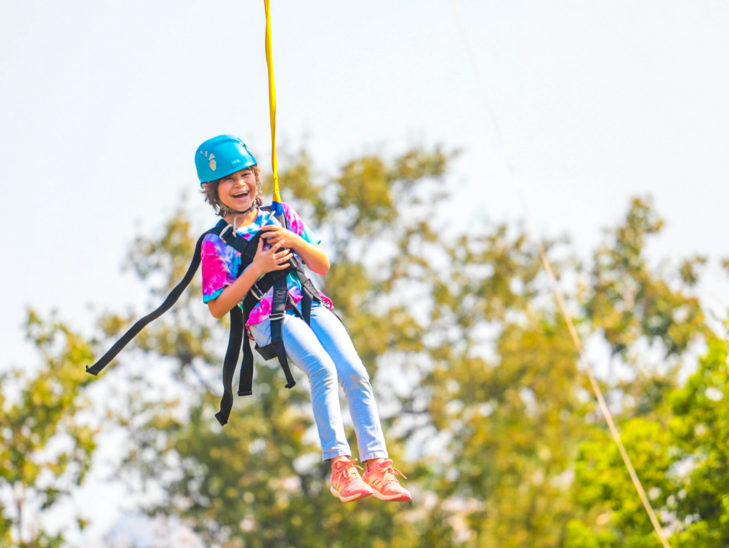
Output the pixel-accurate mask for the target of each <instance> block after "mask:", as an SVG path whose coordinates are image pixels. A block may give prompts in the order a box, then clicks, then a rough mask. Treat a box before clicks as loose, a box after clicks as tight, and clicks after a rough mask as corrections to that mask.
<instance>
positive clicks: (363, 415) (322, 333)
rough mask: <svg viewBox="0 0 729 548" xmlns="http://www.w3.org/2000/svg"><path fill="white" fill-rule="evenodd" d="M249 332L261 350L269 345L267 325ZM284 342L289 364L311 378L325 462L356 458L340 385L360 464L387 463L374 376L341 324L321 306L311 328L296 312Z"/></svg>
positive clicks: (289, 317)
mask: <svg viewBox="0 0 729 548" xmlns="http://www.w3.org/2000/svg"><path fill="white" fill-rule="evenodd" d="M250 331H251V334H252V335H253V337H254V338H255V340H256V342H257V343H258V345H259V346H265V345H267V344H270V342H271V323H270V322H269V321H268V320H266V321H264V322H261V323H259V324H256V325H252V326H251V327H250ZM282 337H283V343H284V348H285V349H286V354H287V355H288V358H289V361H291V362H292V363H294V364H295V365H296V366H298V367H299V368H300V369H302V370H303V371H304V373H306V375H307V377H308V378H309V386H310V390H311V404H312V407H313V410H314V421H315V422H316V428H317V431H318V432H319V441H320V442H321V448H322V453H323V459H324V460H329V459H331V458H333V457H338V456H341V455H346V456H351V455H352V451H351V449H350V448H349V444H348V443H347V437H346V435H345V433H344V423H343V422H342V413H341V409H340V406H339V390H338V388H337V380H339V384H341V385H342V388H343V389H344V393H345V395H346V396H347V401H348V403H349V413H350V415H351V416H352V422H353V423H354V431H355V434H356V435H357V445H358V447H359V458H360V460H362V461H366V460H369V459H373V458H378V457H382V458H386V457H387V448H386V447H385V438H384V436H383V435H382V427H381V426H380V417H379V414H378V412H377V406H376V405H375V396H374V393H373V391H372V385H371V384H370V378H369V375H368V374H367V370H366V369H365V367H364V365H363V364H362V360H360V358H359V356H358V355H357V351H356V350H355V348H354V344H352V340H351V339H350V337H349V334H348V333H347V330H346V329H345V328H344V326H343V325H342V322H340V321H339V318H337V317H336V316H335V315H334V314H333V313H332V312H331V311H330V310H329V309H328V308H327V307H325V306H322V305H320V304H319V303H317V302H314V303H313V304H312V307H311V326H309V325H307V324H306V322H305V321H304V320H303V319H301V318H299V317H298V316H296V314H295V313H294V311H293V310H287V311H286V315H285V316H284V319H283V328H282Z"/></svg>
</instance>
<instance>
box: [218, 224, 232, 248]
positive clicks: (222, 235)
mask: <svg viewBox="0 0 729 548" xmlns="http://www.w3.org/2000/svg"><path fill="white" fill-rule="evenodd" d="M231 234H233V227H232V226H230V225H229V224H226V225H225V227H223V230H221V231H220V234H219V235H218V237H219V238H220V239H221V240H223V241H224V242H225V243H226V244H228V245H230V244H229V243H228V236H230V235H231Z"/></svg>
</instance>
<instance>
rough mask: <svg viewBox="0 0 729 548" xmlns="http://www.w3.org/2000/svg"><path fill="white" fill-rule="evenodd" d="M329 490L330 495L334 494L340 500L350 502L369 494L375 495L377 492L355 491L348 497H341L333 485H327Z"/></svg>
mask: <svg viewBox="0 0 729 548" xmlns="http://www.w3.org/2000/svg"><path fill="white" fill-rule="evenodd" d="M329 492H330V493H331V494H332V495H334V496H335V497H337V498H338V499H339V500H340V501H342V502H352V501H355V500H359V499H363V498H365V497H369V496H370V495H377V493H375V492H372V493H355V494H354V495H349V496H348V497H343V496H342V495H340V494H339V491H337V490H336V489H335V488H334V486H333V485H330V486H329Z"/></svg>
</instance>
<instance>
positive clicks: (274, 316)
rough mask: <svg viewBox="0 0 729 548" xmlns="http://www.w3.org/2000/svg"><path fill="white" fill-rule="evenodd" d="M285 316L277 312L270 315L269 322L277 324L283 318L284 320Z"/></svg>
mask: <svg viewBox="0 0 729 548" xmlns="http://www.w3.org/2000/svg"><path fill="white" fill-rule="evenodd" d="M285 315H286V314H285V313H284V312H276V313H273V314H270V315H269V316H268V320H269V321H272V322H275V321H276V320H280V319H281V318H283V317H284V316H285Z"/></svg>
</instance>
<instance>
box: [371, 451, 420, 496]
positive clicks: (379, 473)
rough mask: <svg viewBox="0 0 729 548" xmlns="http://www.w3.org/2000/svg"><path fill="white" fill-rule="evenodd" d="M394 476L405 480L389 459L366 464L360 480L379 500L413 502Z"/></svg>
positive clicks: (403, 475) (408, 492)
mask: <svg viewBox="0 0 729 548" xmlns="http://www.w3.org/2000/svg"><path fill="white" fill-rule="evenodd" d="M396 475H400V476H402V477H403V478H405V479H407V478H406V477H405V474H403V473H402V472H400V470H398V469H397V468H395V467H394V466H393V465H392V461H391V460H390V459H384V460H381V461H379V462H376V463H374V464H370V463H369V462H368V463H367V471H366V472H365V473H364V476H363V478H362V479H364V481H366V482H367V483H369V484H370V485H371V486H372V487H373V488H374V490H375V492H374V495H375V497H376V498H378V499H380V500H388V501H392V502H409V501H411V500H413V497H412V496H411V495H410V491H408V490H407V489H405V488H404V487H403V486H402V485H400V482H398V481H397V478H396V477H395V476H396Z"/></svg>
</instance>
